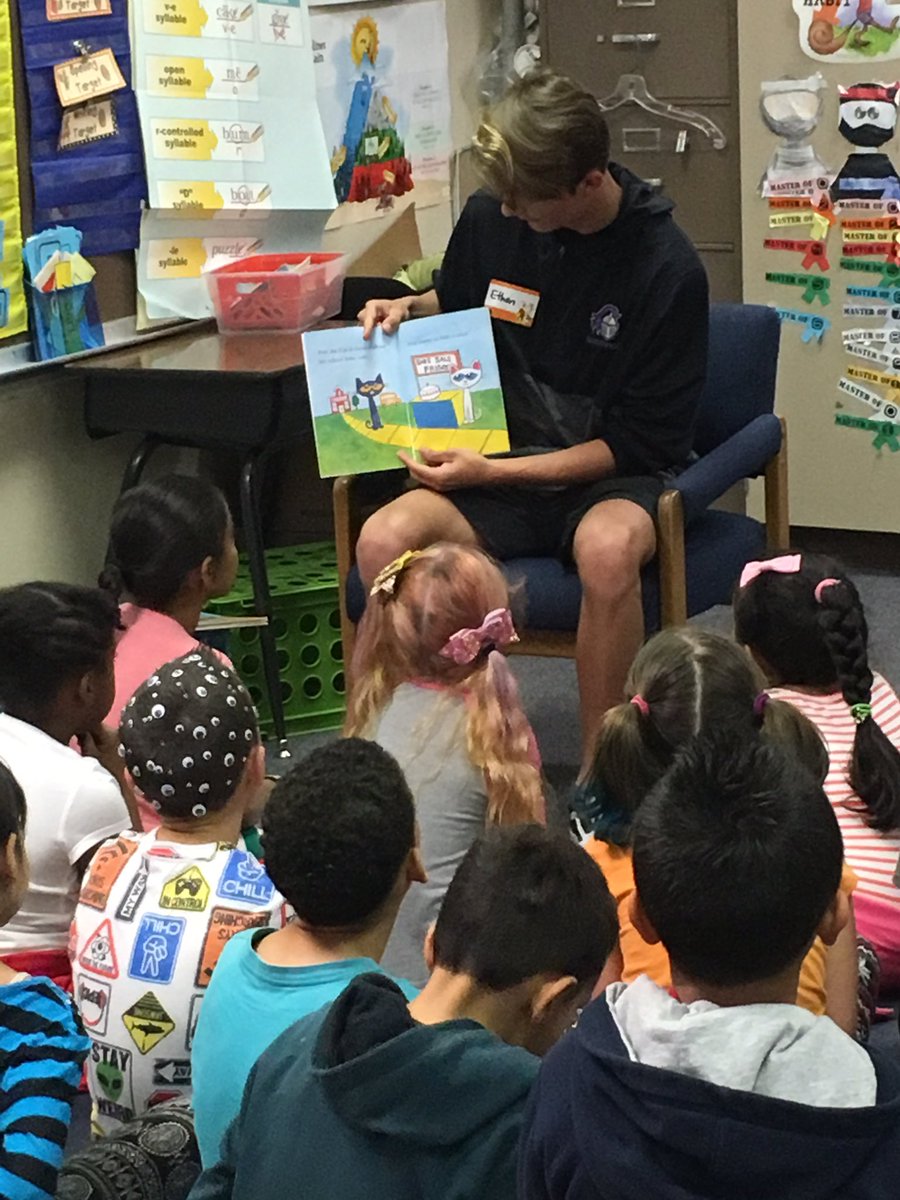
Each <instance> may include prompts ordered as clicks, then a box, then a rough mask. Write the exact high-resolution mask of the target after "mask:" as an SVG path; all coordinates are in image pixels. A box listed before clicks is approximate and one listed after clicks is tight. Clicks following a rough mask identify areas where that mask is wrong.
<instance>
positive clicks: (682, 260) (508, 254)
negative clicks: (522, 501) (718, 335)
mask: <svg viewBox="0 0 900 1200" xmlns="http://www.w3.org/2000/svg"><path fill="white" fill-rule="evenodd" d="M610 171H611V173H612V175H613V177H614V178H615V179H616V181H617V182H618V183H619V184H620V185H621V187H622V204H621V208H620V210H619V214H618V216H617V217H616V219H615V220H614V221H613V222H612V223H611V224H610V225H608V226H607V227H606V228H605V229H602V230H601V231H600V232H599V233H593V234H587V235H582V234H578V233H574V232H573V231H572V230H566V229H561V230H558V231H556V232H554V233H535V232H534V231H533V230H532V229H530V228H529V226H528V225H527V224H526V223H525V222H524V221H521V220H519V219H517V218H515V217H504V216H503V214H502V212H501V210H500V204H499V202H498V201H497V200H494V199H492V198H491V197H490V196H488V195H486V194H485V193H481V192H479V193H477V194H476V195H474V196H472V197H471V199H470V200H469V202H468V203H467V205H466V207H465V209H464V210H463V213H462V215H461V217H460V219H459V221H458V222H457V224H456V228H455V229H454V231H453V236H452V237H451V239H450V244H449V246H448V247H447V254H446V256H445V258H444V262H443V265H442V268H441V272H440V276H439V280H438V285H437V291H438V298H439V300H440V304H441V309H442V310H443V311H444V312H454V311H457V310H459V309H465V308H477V307H479V306H481V305H483V304H484V303H485V298H486V296H487V291H488V287H489V285H490V283H491V281H492V280H498V281H500V282H502V283H506V284H509V285H512V286H513V287H519V288H529V289H531V290H532V291H536V292H539V293H540V301H539V302H538V307H537V313H536V315H535V320H534V324H533V325H532V326H531V327H530V328H528V327H525V326H522V325H516V324H514V323H512V322H510V321H502V320H494V321H493V329H494V340H495V342H496V346H497V357H498V360H499V363H500V375H501V382H502V385H503V393H504V397H505V400H506V416H507V423H508V426H509V435H510V444H511V446H512V448H513V450H514V451H519V452H526V451H535V450H553V449H559V448H563V447H567V446H574V445H578V444H581V443H583V442H586V441H590V440H591V439H593V438H603V439H605V441H606V442H607V443H608V445H609V447H610V449H611V450H612V453H613V456H614V458H615V460H616V473H617V474H618V475H641V474H648V473H652V474H655V473H657V472H659V471H664V470H667V469H669V468H672V467H678V466H681V465H683V464H684V463H685V462H686V460H687V459H688V457H689V454H690V451H691V448H692V445H693V430H694V421H695V418H696V413H697V403H698V400H699V398H700V393H701V391H702V389H703V383H704V380H705V377H706V349H707V339H708V327H709V299H708V288H707V282H706V272H705V271H704V269H703V265H702V263H701V262H700V259H699V258H698V256H697V252H696V250H695V249H694V247H693V246H692V245H691V243H690V241H689V240H688V238H687V237H686V236H685V234H684V233H682V231H681V230H680V229H679V228H678V226H677V225H676V224H675V222H674V221H673V220H672V208H673V205H672V202H671V201H670V200H667V199H665V198H664V197H662V196H658V195H656V194H655V193H654V192H653V190H652V189H651V188H650V186H649V185H648V184H646V183H644V182H643V181H642V180H640V179H638V178H637V177H636V176H635V175H632V174H631V172H630V171H627V170H626V169H625V168H624V167H619V166H617V165H616V164H611V165H610Z"/></svg>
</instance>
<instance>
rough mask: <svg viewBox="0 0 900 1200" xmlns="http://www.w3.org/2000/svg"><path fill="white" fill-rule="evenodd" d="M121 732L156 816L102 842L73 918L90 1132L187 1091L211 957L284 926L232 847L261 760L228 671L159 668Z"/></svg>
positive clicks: (131, 705)
mask: <svg viewBox="0 0 900 1200" xmlns="http://www.w3.org/2000/svg"><path fill="white" fill-rule="evenodd" d="M120 734H121V738H122V747H123V750H124V755H125V763H126V764H127V766H128V769H129V771H130V772H131V774H132V776H133V777H134V779H135V781H136V782H137V784H138V786H139V787H140V788H141V789H142V791H143V793H144V796H145V797H146V799H147V800H148V801H149V802H150V803H152V804H154V805H155V806H156V808H157V810H158V812H159V815H160V818H161V820H162V824H161V825H160V826H159V828H157V829H154V830H152V831H151V832H149V833H143V834H141V833H134V832H131V831H128V832H126V833H124V834H122V835H121V836H120V837H118V838H116V839H114V840H113V841H109V842H107V843H106V844H105V845H103V846H101V848H100V849H99V850H98V852H97V854H96V855H95V856H94V859H93V861H92V862H91V865H90V867H89V868H88V872H87V875H86V876H85V882H84V886H83V888H82V889H81V895H80V897H79V901H78V908H77V910H76V913H75V921H74V923H73V926H72V955H73V958H72V967H73V973H74V976H75V983H76V991H75V997H76V1000H77V1001H78V1004H79V1007H80V1008H81V1014H82V1018H83V1020H84V1023H85V1026H86V1028H87V1030H88V1033H89V1034H90V1036H91V1038H92V1043H93V1044H92V1046H91V1058H90V1063H89V1069H88V1082H89V1086H90V1091H91V1096H92V1098H93V1101H94V1115H95V1125H96V1127H97V1128H98V1130H99V1131H100V1132H102V1133H112V1132H115V1131H116V1130H117V1129H118V1128H119V1127H120V1126H121V1125H122V1124H124V1123H125V1122H127V1121H130V1120H131V1119H132V1118H133V1117H134V1116H135V1115H137V1114H140V1113H142V1112H144V1111H145V1110H146V1109H148V1108H150V1107H152V1105H153V1104H154V1103H156V1102H157V1100H158V1099H159V1098H162V1097H163V1096H167V1097H171V1096H172V1095H176V1096H184V1097H189V1096H190V1094H191V1071H190V1063H189V1061H188V1054H189V1052H190V1047H191V1041H192V1039H193V1033H194V1027H195V1025H196V1022H197V1017H198V1015H199V1012H200V1006H201V1003H202V1001H203V997H204V995H205V993H206V988H207V987H208V985H209V980H210V977H211V975H212V973H213V970H214V968H215V966H216V963H217V962H218V959H219V955H220V954H221V953H222V950H223V948H224V946H225V944H226V943H227V941H228V939H229V938H231V937H232V936H233V935H234V934H236V933H238V932H240V931H241V930H242V929H253V928H256V927H257V926H271V925H274V926H281V925H282V924H283V923H284V905H283V900H282V897H281V896H280V895H279V894H278V893H277V892H276V890H275V888H274V886H273V884H272V882H271V880H270V879H269V877H268V876H267V875H266V873H265V870H264V869H263V867H262V865H261V864H260V863H259V862H258V861H257V859H256V858H255V857H254V856H253V855H252V854H251V853H249V852H248V851H247V850H246V849H244V848H243V845H242V844H241V843H240V842H239V839H240V831H241V825H242V821H243V818H244V813H245V810H246V808H247V806H248V804H251V803H252V802H253V800H254V797H255V794H256V789H257V788H258V786H259V783H260V781H261V779H262V777H263V772H264V769H265V768H264V752H263V748H262V746H261V745H260V743H259V734H258V731H257V726H256V713H255V711H254V709H253V704H252V702H251V700H250V697H249V695H248V694H247V691H246V689H245V688H244V686H243V684H242V683H241V682H240V680H239V679H238V677H237V676H236V675H235V674H234V672H233V671H232V670H230V669H229V668H228V667H223V666H222V664H221V663H220V662H219V661H218V660H217V659H215V658H213V657H212V655H210V654H209V653H208V652H198V653H196V654H188V655H186V656H185V657H184V658H179V659H175V661H174V662H171V663H166V664H165V665H164V666H162V667H160V669H159V671H158V672H157V673H156V674H155V675H151V676H150V678H149V679H148V680H147V681H146V682H145V683H143V684H141V686H140V687H139V688H138V690H137V691H136V692H135V694H134V695H133V696H132V698H131V700H129V702H128V704H127V705H126V706H125V711H124V713H123V715H122V724H121V726H120ZM222 1053H224V1054H227V1047H222Z"/></svg>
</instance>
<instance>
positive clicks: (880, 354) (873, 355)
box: [844, 342, 900, 371]
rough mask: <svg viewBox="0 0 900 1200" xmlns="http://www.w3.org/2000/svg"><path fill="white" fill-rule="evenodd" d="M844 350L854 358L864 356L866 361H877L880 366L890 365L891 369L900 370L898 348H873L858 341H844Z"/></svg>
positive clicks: (899, 351) (899, 352)
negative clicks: (895, 349) (892, 349)
mask: <svg viewBox="0 0 900 1200" xmlns="http://www.w3.org/2000/svg"><path fill="white" fill-rule="evenodd" d="M844 350H845V351H846V352H847V353H848V354H852V355H853V356H854V358H864V359H865V360H866V361H867V362H873V363H879V364H880V365H881V366H882V367H890V369H891V370H892V371H900V350H898V351H895V352H891V351H889V350H875V349H874V348H873V347H872V346H863V345H861V344H860V343H859V342H845V343H844Z"/></svg>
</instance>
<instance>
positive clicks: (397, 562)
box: [369, 550, 422, 596]
mask: <svg viewBox="0 0 900 1200" xmlns="http://www.w3.org/2000/svg"><path fill="white" fill-rule="evenodd" d="M421 557H422V551H421V550H404V551H403V553H402V554H401V555H400V557H399V558H395V559H394V561H393V562H391V563H388V565H387V566H386V567H382V569H381V570H380V571H379V572H378V574H377V575H376V576H375V582H374V583H373V584H372V587H371V588H370V589H369V595H370V596H377V595H378V593H379V592H384V594H385V595H386V596H393V594H394V589H395V588H396V586H397V580H398V578H399V577H400V575H401V573H402V572H403V571H405V570H406V568H407V567H408V566H409V564H410V563H411V562H412V561H413V559H415V558H421Z"/></svg>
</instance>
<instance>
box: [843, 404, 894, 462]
mask: <svg viewBox="0 0 900 1200" xmlns="http://www.w3.org/2000/svg"><path fill="white" fill-rule="evenodd" d="M834 423H835V425H842V426H844V428H846V429H868V430H870V431H872V432H873V433H877V434H878V437H877V438H876V439H875V441H874V442H873V443H872V446H873V447H874V448H875V449H876V450H880V449H881V448H882V447H883V446H887V448H888V449H889V450H890V451H891V453H892V454H896V453H897V451H898V450H900V437H898V436H897V435H898V434H900V425H894V424H893V422H891V421H873V420H872V419H871V418H870V417H852V416H850V414H849V413H841V412H839V413H835V414H834Z"/></svg>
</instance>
